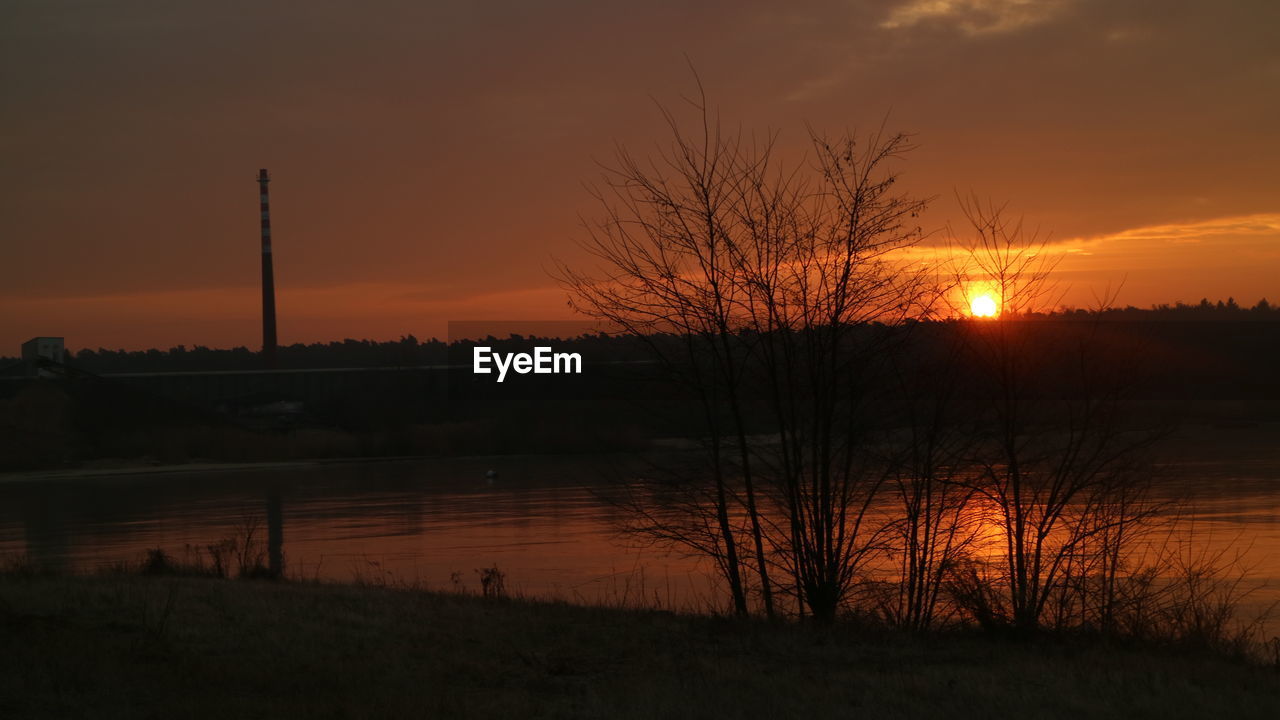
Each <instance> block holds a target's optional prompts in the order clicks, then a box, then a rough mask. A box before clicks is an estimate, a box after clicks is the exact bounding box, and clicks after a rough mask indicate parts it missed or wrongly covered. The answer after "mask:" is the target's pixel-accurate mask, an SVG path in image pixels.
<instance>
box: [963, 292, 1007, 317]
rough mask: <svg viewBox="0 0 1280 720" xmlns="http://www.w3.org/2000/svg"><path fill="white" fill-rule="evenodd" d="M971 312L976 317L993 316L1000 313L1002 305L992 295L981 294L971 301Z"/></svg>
mask: <svg viewBox="0 0 1280 720" xmlns="http://www.w3.org/2000/svg"><path fill="white" fill-rule="evenodd" d="M969 314H970V315H973V316H974V317H982V318H992V317H995V316H996V315H999V314H1000V305H999V304H997V303H996V299H995V298H993V297H991V296H990V295H979V296H977V297H975V298H974V299H972V300H970V301H969Z"/></svg>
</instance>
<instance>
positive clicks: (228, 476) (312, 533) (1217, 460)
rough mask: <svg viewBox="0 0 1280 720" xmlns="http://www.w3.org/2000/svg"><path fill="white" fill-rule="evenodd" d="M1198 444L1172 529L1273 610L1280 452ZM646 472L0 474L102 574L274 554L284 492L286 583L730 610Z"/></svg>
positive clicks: (1279, 585) (577, 459)
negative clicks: (654, 543) (640, 513)
mask: <svg viewBox="0 0 1280 720" xmlns="http://www.w3.org/2000/svg"><path fill="white" fill-rule="evenodd" d="M1233 437H1234V436H1233ZM1237 446H1239V447H1237ZM1196 447H1197V448H1199V449H1198V450H1196V451H1195V452H1193V453H1185V452H1184V453H1183V454H1182V457H1180V458H1179V460H1178V462H1177V463H1175V464H1173V465H1171V466H1168V467H1166V468H1164V472H1163V473H1162V474H1164V475H1166V476H1167V477H1166V479H1165V480H1163V481H1162V483H1161V485H1160V489H1159V493H1160V494H1161V496H1162V497H1165V498H1180V499H1184V500H1186V501H1188V502H1189V503H1190V504H1189V505H1187V506H1186V509H1184V510H1183V512H1182V513H1181V516H1180V517H1179V518H1178V520H1177V522H1178V523H1179V527H1180V528H1182V529H1184V530H1194V533H1193V535H1192V537H1193V542H1194V543H1195V544H1196V549H1197V551H1203V552H1216V551H1218V550H1223V549H1225V550H1226V551H1227V552H1228V553H1230V554H1231V555H1232V556H1233V557H1234V556H1235V555H1239V556H1240V558H1241V560H1242V561H1243V562H1244V563H1245V564H1246V565H1248V566H1250V567H1251V568H1252V572H1251V575H1250V583H1251V584H1256V585H1258V586H1259V589H1258V590H1257V591H1256V592H1255V593H1253V595H1251V596H1250V598H1249V602H1248V605H1249V607H1250V608H1261V607H1263V606H1266V605H1269V604H1271V603H1273V602H1275V601H1277V600H1280V457H1277V456H1276V453H1275V446H1274V445H1271V444H1267V443H1261V444H1259V443H1252V442H1250V443H1240V442H1237V443H1235V444H1234V445H1233V444H1231V443H1213V442H1209V443H1200V444H1198V445H1197V446H1196ZM1242 448H1244V449H1242ZM641 467H643V465H642V464H641V463H640V462H639V461H638V460H637V459H636V458H634V457H628V456H506V457H488V458H480V457H477V458H450V459H411V460H383V461H363V462H361V461H352V462H325V463H314V464H296V465H292V466H283V467H282V466H265V467H258V468H253V467H250V468H243V467H242V468H236V469H189V470H181V471H175V472H154V471H152V472H124V473H116V474H110V475H98V476H78V477H77V476H52V477H43V478H34V477H31V476H23V475H9V476H0V478H3V479H4V480H5V481H4V482H0V554H5V555H9V556H16V555H21V554H26V555H27V556H29V557H30V558H31V559H32V560H34V561H35V562H36V563H38V564H40V565H44V566H51V567H55V568H61V569H66V570H75V571H93V570H95V569H97V568H102V567H107V566H110V565H111V564H113V563H117V562H120V561H137V560H139V559H141V558H142V557H143V556H144V554H145V552H146V550H147V549H149V548H157V547H158V548H163V549H165V550H166V551H168V552H169V553H171V554H173V555H174V556H175V557H179V558H181V557H182V556H183V554H184V553H186V552H189V551H188V550H187V549H188V548H203V547H205V546H207V545H209V544H211V543H216V542H218V541H220V540H223V539H226V538H230V537H243V536H244V535H245V533H246V532H247V531H248V530H249V529H253V531H254V534H255V537H256V538H258V539H259V540H260V542H261V546H262V547H263V548H264V549H265V546H266V542H267V506H268V503H269V502H271V498H273V497H274V498H278V502H279V507H280V509H281V517H282V526H283V527H282V529H283V540H284V542H283V548H284V555H285V562H286V572H287V574H288V575H289V576H290V577H301V578H307V579H312V578H316V579H323V580H337V581H350V580H361V581H365V582H374V583H388V584H414V585H419V586H425V587H428V588H436V589H454V588H460V589H465V590H470V591H478V590H479V587H480V581H479V572H478V571H479V570H481V569H483V568H489V567H494V566H496V567H498V568H499V569H500V570H501V571H502V572H503V573H505V585H506V590H507V591H508V592H516V593H520V594H524V595H527V596H537V597H552V598H559V599H565V600H570V601H575V602H587V603H609V604H626V605H659V606H662V607H669V608H676V609H705V608H707V607H710V606H712V605H715V606H717V607H719V606H722V605H723V600H722V598H721V597H720V593H717V592H716V591H715V581H714V579H713V578H712V577H710V574H709V573H708V571H707V570H708V567H707V565H706V563H705V562H703V561H701V560H698V559H693V558H689V557H685V556H682V555H680V554H676V553H669V552H664V551H663V550H661V549H657V548H652V547H640V546H638V545H637V543H636V541H635V540H634V539H633V538H628V537H627V536H625V535H624V534H622V533H621V532H620V531H619V525H620V522H621V520H623V519H624V517H625V516H624V515H623V511H622V510H620V509H619V508H618V507H617V506H616V505H615V504H613V502H612V500H613V499H614V497H615V496H616V487H617V486H616V484H615V483H616V482H617V480H618V479H619V478H625V477H633V476H634V475H635V473H636V472H639V468H641ZM491 470H492V471H494V473H495V474H496V476H495V477H487V475H488V474H489V471H491Z"/></svg>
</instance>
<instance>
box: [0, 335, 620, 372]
mask: <svg viewBox="0 0 1280 720" xmlns="http://www.w3.org/2000/svg"><path fill="white" fill-rule="evenodd" d="M533 340H535V338H531V337H525V336H523V335H519V334H513V335H510V336H508V337H505V338H495V337H492V336H491V337H489V338H486V339H484V340H468V341H461V342H456V343H453V344H452V345H450V344H448V343H446V342H444V341H442V340H438V339H436V338H431V339H429V340H419V339H418V338H416V337H414V336H413V335H406V336H403V337H401V338H400V339H399V340H386V341H377V340H353V339H351V338H347V339H345V340H335V341H332V342H327V343H310V344H304V343H295V344H293V345H287V346H284V347H281V348H279V349H278V350H277V352H276V357H277V363H276V366H277V367H278V368H280V369H294V370H299V369H308V368H372V367H388V368H392V367H399V368H413V367H423V366H436V365H447V364H454V363H458V362H470V352H471V347H473V346H474V345H488V346H492V347H495V348H498V349H503V348H508V347H510V348H521V349H524V348H525V347H526V346H527V345H528V344H529V343H530V342H531V341H533ZM541 340H546V342H548V343H555V344H556V345H562V344H572V345H573V346H574V347H575V348H577V350H578V352H583V353H584V354H585V353H587V352H589V353H591V357H592V358H599V359H626V357H627V356H628V352H629V350H631V349H632V348H634V347H636V345H637V342H636V341H635V340H634V339H632V338H612V337H609V336H607V335H584V336H581V337H577V338H573V339H571V340H560V339H546V338H542V339H541ZM632 357H634V354H632ZM16 361H17V360H16V359H15V358H9V359H5V360H0V365H4V364H7V363H9V362H16ZM68 362H69V364H71V365H74V366H75V367H76V368H78V369H81V370H86V371H88V372H91V373H95V374H99V375H102V374H112V373H146V372H195V371H210V370H261V369H262V359H261V354H260V353H259V352H258V351H256V350H250V349H249V348H247V347H243V346H240V347H234V348H210V347H205V346H203V345H196V346H195V347H190V348H188V347H187V346H185V345H178V346H177V347H172V348H169V349H168V350H160V349H156V348H152V349H150V350H123V349H121V350H108V349H106V348H98V349H97V350H92V349H89V348H85V349H82V350H77V351H75V352H69V353H68Z"/></svg>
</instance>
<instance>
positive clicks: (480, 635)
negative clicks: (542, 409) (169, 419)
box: [0, 573, 1280, 718]
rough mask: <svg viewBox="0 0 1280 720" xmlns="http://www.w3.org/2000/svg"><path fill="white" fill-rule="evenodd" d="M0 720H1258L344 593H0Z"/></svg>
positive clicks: (999, 663)
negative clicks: (1204, 719) (498, 719)
mask: <svg viewBox="0 0 1280 720" xmlns="http://www.w3.org/2000/svg"><path fill="white" fill-rule="evenodd" d="M0 627H3V630H2V631H0V717H5V718H24V717H40V718H63V717H66V718H72V717H74V718H83V717H99V718H147V717H164V718H226V717H237V718H252V717H264V718H265V717H331V718H396V717H414V718H423V717H427V718H431V717H447V718H488V717H502V718H524V717H548V718H579V717H580V718H596V717H608V718H756V717H759V718H786V717H803V718H823V717H854V716H867V717H876V718H896V717H903V718H907V717H953V718H966V717H974V718H979V717H980V718H987V717H992V716H996V717H1001V716H1010V717H1013V716H1020V717H1037V718H1040V717H1044V718H1080V717H1089V718H1108V717H1116V718H1122V717H1123V718H1144V717H1149V718H1175V717H1233V718H1252V717H1258V718H1264V717H1265V718H1270V717H1276V716H1277V714H1278V713H1280V674H1277V672H1276V670H1275V669H1272V668H1265V667H1258V666H1251V665H1246V664H1242V663H1238V662H1233V661H1230V660H1227V659H1224V658H1220V657H1214V656H1211V655H1206V654H1191V653H1174V652H1155V651H1151V650H1139V649H1126V648H1118V647H1107V646H1102V645H1098V644H1096V643H1081V644H1072V643H1067V642H1062V641H1058V642H1053V643H1047V642H1045V643H1024V642H1014V641H1011V640H1008V639H1005V640H998V639H993V638H989V637H987V636H982V635H977V634H969V633H960V634H953V635H940V636H934V637H931V638H912V637H909V636H904V635H901V634H894V633H886V632H884V631H874V630H866V629H863V630H856V629H854V628H852V627H844V628H838V629H836V630H834V631H831V630H828V631H822V632H818V631H816V630H814V629H811V628H807V627H803V626H796V625H771V624H767V623H763V622H759V621H738V620H731V619H725V618H714V617H700V616H683V615H674V614H669V613H661V612H653V611H627V610H615V609H602V608H587V607H579V606H572V605H567V604H556V603H536V602H529V601H522V600H513V599H506V598H483V597H478V596H474V595H460V594H448V593H429V592H423V591H415V590H397V589H391V588H379V587H369V586H356V585H329V584H316V583H296V582H293V583H272V582H249V581H246V582H231V581H227V580H221V579H211V578H200V577H171V576H166V577H145V576H136V575H108V576H94V577H56V576H47V575H40V574H38V573H14V574H9V575H5V576H2V577H0Z"/></svg>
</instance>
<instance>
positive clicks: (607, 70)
mask: <svg viewBox="0 0 1280 720" xmlns="http://www.w3.org/2000/svg"><path fill="white" fill-rule="evenodd" d="M777 6H779V4H777V3H753V2H727V1H723V2H703V3H690V2H674V1H671V2H665V1H659V2H652V3H635V2H610V1H608V0H578V1H575V2H567V1H564V2H557V1H552V0H548V1H545V2H536V3H531V2H525V1H522V0H504V1H496V2H488V3H457V4H454V5H452V6H444V7H442V6H440V4H437V3H421V2H410V1H409V0H403V1H401V2H370V3H349V2H333V1H319V2H314V3H308V4H306V6H305V7H306V8H307V10H306V12H305V14H299V10H298V8H299V7H302V6H300V5H298V4H294V3H285V2H281V1H279V0H260V1H258V2H252V3H250V2H225V3H204V4H197V3H150V2H145V3H144V2H137V1H134V0H117V1H116V2H111V3H98V2H59V1H57V0H18V1H16V2H12V3H9V4H7V5H6V14H7V16H8V19H7V20H6V22H5V23H4V24H3V26H0V83H2V84H3V92H4V97H5V99H6V101H5V102H4V103H3V104H0V130H2V131H3V132H0V148H3V152H4V157H5V162H4V163H2V164H0V186H2V188H3V193H0V244H2V245H0V252H2V254H0V257H3V261H2V262H0V355H3V354H10V355H12V354H16V353H17V348H18V345H19V343H21V342H22V341H23V340H25V339H26V338H27V337H30V336H33V335H38V334H45V335H63V336H65V337H66V338H67V344H68V346H70V347H73V348H79V347H86V346H89V347H97V346H106V347H111V348H118V347H124V348H145V347H151V346H163V347H167V346H169V345H174V344H178V343H184V344H186V345H188V346H190V345H195V344H204V345H211V346H231V345H238V344H246V345H250V346H256V343H257V342H258V339H259V337H260V330H259V326H258V318H259V308H258V304H257V303H258V288H257V272H258V227H257V186H256V183H255V182H254V176H255V174H256V172H257V169H258V168H260V167H267V168H270V169H271V172H272V174H273V176H274V181H273V183H272V186H271V191H272V223H273V233H274V238H275V242H274V247H275V252H276V256H275V258H276V279H277V293H278V298H279V311H280V339H281V341H282V342H285V343H289V342H295V341H316V340H328V339H338V338H343V337H372V338H393V337H397V336H399V335H401V334H407V333H413V334H416V335H418V336H419V337H425V336H430V335H442V334H443V333H444V332H445V323H446V322H447V321H449V320H470V319H480V318H503V319H553V318H559V317H567V316H568V315H567V313H568V311H567V309H566V308H565V305H564V298H563V297H562V295H561V294H560V292H559V291H558V290H556V288H555V286H554V283H553V282H552V281H551V280H550V279H549V277H548V275H547V269H548V268H549V267H550V265H551V258H552V257H559V258H561V259H566V260H572V259H574V258H575V257H577V256H576V254H575V253H576V250H575V245H574V241H575V238H579V237H581V235H580V231H579V228H578V217H579V215H580V214H583V213H587V214H589V213H590V212H591V211H592V209H593V208H592V206H591V203H590V200H589V198H588V196H587V194H586V192H585V191H584V190H583V188H582V182H583V181H584V180H590V179H591V178H593V177H594V176H595V174H596V170H595V166H594V164H593V163H594V160H593V158H607V157H608V156H609V155H610V153H611V152H612V148H613V143H614V142H615V141H618V142H622V143H624V144H626V145H628V146H629V147H632V148H633V149H637V150H645V149H647V148H649V147H652V145H653V143H654V142H656V141H659V140H661V139H662V130H663V127H662V124H661V118H660V117H659V116H658V115H657V113H656V112H655V111H654V108H653V104H652V100H651V97H652V98H657V99H660V100H665V101H669V102H677V101H678V100H677V99H678V96H679V94H680V93H681V92H686V91H688V90H690V82H689V76H688V72H687V69H686V67H685V60H684V57H683V53H688V54H689V55H690V57H691V58H692V59H693V61H694V62H695V63H696V64H697V66H698V68H699V71H700V73H701V74H702V77H703V80H704V82H705V83H706V85H707V86H708V88H709V90H710V92H711V93H712V95H713V98H714V100H715V101H716V103H717V105H718V106H719V108H720V109H721V112H722V113H723V115H724V116H725V117H726V118H727V119H730V120H732V121H734V122H738V121H741V122H742V123H743V125H744V126H745V127H748V128H764V127H775V128H778V129H780V130H781V131H782V133H783V135H782V149H783V151H784V152H795V151H796V150H797V149H798V148H800V147H801V146H802V145H803V142H804V137H805V131H804V123H805V122H808V123H810V124H812V125H813V126H814V127H815V128H819V129H824V128H825V129H829V130H831V131H839V130H840V129H843V128H844V127H867V126H872V125H876V124H879V122H880V121H881V120H882V119H883V118H884V117H885V115H886V113H888V114H889V125H890V126H891V127H892V128H894V129H901V130H907V131H911V132H915V133H917V140H918V143H919V145H920V147H919V149H918V150H916V151H915V152H914V153H913V154H912V155H911V156H910V158H909V159H908V160H907V162H905V163H904V164H903V166H902V170H903V171H904V177H903V182H904V184H905V185H906V186H907V187H908V188H909V189H911V190H913V191H915V192H917V193H919V194H922V195H937V196H939V197H938V200H937V202H936V203H935V205H934V207H933V209H932V210H931V211H930V213H929V214H928V215H927V216H926V218H925V220H926V224H928V225H930V226H931V227H941V226H942V225H943V224H945V223H946V222H947V221H951V222H953V223H956V222H957V221H958V220H959V219H960V218H959V212H958V208H957V207H956V203H955V200H954V199H953V198H954V196H955V193H956V192H960V193H963V194H967V193H970V192H973V193H977V194H978V195H980V196H982V197H990V198H993V199H996V200H998V201H1001V202H1003V201H1007V202H1009V205H1010V207H1011V208H1012V209H1014V210H1016V211H1017V212H1019V213H1021V214H1023V215H1025V217H1026V219H1027V222H1028V223H1031V224H1035V225H1039V226H1040V227H1041V228H1042V229H1043V230H1045V231H1049V232H1051V233H1052V237H1053V239H1054V240H1055V242H1056V247H1057V248H1058V249H1059V250H1060V251H1061V252H1063V253H1065V254H1066V257H1065V259H1064V260H1063V261H1062V262H1061V264H1060V265H1059V266H1058V273H1059V279H1060V280H1062V281H1063V283H1064V286H1065V287H1066V288H1067V290H1066V293H1067V294H1066V297H1065V301H1066V302H1069V303H1075V304H1087V303H1088V302H1089V301H1090V299H1091V297H1092V295H1093V293H1094V292H1098V291H1100V290H1101V288H1103V287H1105V286H1106V285H1107V284H1111V285H1113V286H1114V285H1116V284H1117V283H1119V282H1120V281H1121V280H1122V279H1123V281H1124V290H1123V292H1122V294H1121V297H1120V302H1121V303H1132V304H1135V305H1149V304H1151V303H1156V302H1173V301H1177V300H1183V301H1197V300H1199V299H1200V298H1201V297H1205V296H1207V297H1210V298H1213V299H1217V298H1219V297H1221V298H1225V297H1227V296H1229V295H1230V296H1234V297H1235V298H1236V299H1237V300H1239V301H1241V302H1242V303H1248V304H1252V303H1253V302H1256V301H1257V300H1258V299H1259V298H1260V297H1263V296H1268V297H1269V298H1270V299H1271V300H1273V301H1274V300H1280V172H1278V171H1277V168H1280V131H1277V129H1276V128H1277V127H1280V45H1277V43H1276V42H1275V37H1274V29H1275V28H1276V27H1280V7H1278V5H1277V4H1276V3H1271V2H1265V1H1261V0H1260V1H1258V2H1234V3H1204V2H1183V1H1179V0H1170V1H1169V2H1163V3H1160V4H1159V5H1158V9H1153V7H1155V6H1154V5H1153V4H1152V3H1144V2H1115V1H1103V0H1097V1H1084V0H1057V1H1054V0H1046V1H1045V2H1028V1H1025V0H885V1H883V2H864V3H848V2H843V1H837V0H825V1H822V2H799V3H790V4H787V9H786V10H779V9H777ZM935 237H940V236H935Z"/></svg>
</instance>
